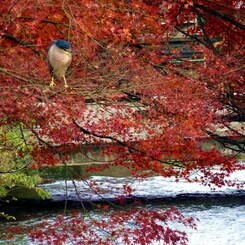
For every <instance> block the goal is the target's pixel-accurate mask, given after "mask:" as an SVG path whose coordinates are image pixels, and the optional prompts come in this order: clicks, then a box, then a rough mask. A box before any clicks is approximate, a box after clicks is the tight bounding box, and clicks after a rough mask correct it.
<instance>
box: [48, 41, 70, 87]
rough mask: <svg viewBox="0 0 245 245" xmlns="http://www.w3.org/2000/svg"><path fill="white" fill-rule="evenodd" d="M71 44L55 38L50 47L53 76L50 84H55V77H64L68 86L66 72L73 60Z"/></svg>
mask: <svg viewBox="0 0 245 245" xmlns="http://www.w3.org/2000/svg"><path fill="white" fill-rule="evenodd" d="M72 53H73V52H72V50H71V45H70V44H69V43H68V42H67V41H65V40H55V41H53V42H52V44H51V45H50V46H49V49H48V55H47V60H48V66H49V71H50V75H51V77H52V80H51V83H50V86H55V82H54V79H55V78H60V77H63V79H64V83H65V87H68V85H67V82H66V78H65V75H66V72H67V69H68V67H69V66H70V64H71V60H72Z"/></svg>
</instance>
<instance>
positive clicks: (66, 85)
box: [63, 76, 69, 88]
mask: <svg viewBox="0 0 245 245" xmlns="http://www.w3.org/2000/svg"><path fill="white" fill-rule="evenodd" d="M63 79H64V83H65V88H68V87H69V86H68V84H67V82H66V78H65V76H63Z"/></svg>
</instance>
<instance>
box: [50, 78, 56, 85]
mask: <svg viewBox="0 0 245 245" xmlns="http://www.w3.org/2000/svg"><path fill="white" fill-rule="evenodd" d="M49 86H50V87H54V86H55V82H54V77H52V79H51V82H50V84H49Z"/></svg>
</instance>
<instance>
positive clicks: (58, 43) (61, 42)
mask: <svg viewBox="0 0 245 245" xmlns="http://www.w3.org/2000/svg"><path fill="white" fill-rule="evenodd" d="M53 44H55V45H56V46H57V47H59V48H61V49H71V45H70V44H69V43H68V42H67V41H65V40H55V41H54V42H53Z"/></svg>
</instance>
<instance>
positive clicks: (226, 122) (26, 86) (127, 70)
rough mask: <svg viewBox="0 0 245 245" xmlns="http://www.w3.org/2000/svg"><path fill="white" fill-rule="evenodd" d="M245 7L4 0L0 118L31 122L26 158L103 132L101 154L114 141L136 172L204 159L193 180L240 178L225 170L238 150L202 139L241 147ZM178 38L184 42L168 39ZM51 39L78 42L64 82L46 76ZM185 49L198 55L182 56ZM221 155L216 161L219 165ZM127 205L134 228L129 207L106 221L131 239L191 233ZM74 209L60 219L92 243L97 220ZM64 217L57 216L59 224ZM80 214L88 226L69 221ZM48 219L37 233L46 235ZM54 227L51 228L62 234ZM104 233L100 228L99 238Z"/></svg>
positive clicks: (51, 159)
mask: <svg viewBox="0 0 245 245" xmlns="http://www.w3.org/2000/svg"><path fill="white" fill-rule="evenodd" d="M244 7H245V6H244V2H243V1H240V0H237V1H230V0H218V1H208V0H196V1H191V0H190V1H189V0H183V1H182V0H170V1H160V0H153V1H150V0H130V1H126V0H125V1H109V0H105V1H97V0H85V1H76V0H65V1H64V0H63V1H61V0H50V1H47V0H34V1H29V0H19V1H15V0H13V1H9V0H8V1H7V0H2V1H1V2H0V13H1V15H0V16H1V17H0V57H1V60H0V118H1V119H0V125H1V126H5V125H13V126H15V125H18V124H20V123H21V124H22V125H24V128H25V130H27V131H28V132H30V135H29V137H28V138H25V139H23V141H25V143H26V144H30V145H32V147H31V150H30V152H29V154H30V155H31V156H32V158H33V162H32V163H31V164H35V165H36V166H39V167H42V166H44V165H55V164H58V163H61V164H65V163H66V162H67V161H68V160H69V156H70V154H71V153H74V152H83V146H84V145H100V144H102V143H103V145H104V148H103V151H102V154H105V155H110V154H112V153H113V156H114V157H113V159H112V161H111V162H110V164H114V165H118V166H120V165H121V166H126V167H129V168H130V169H132V174H133V175H135V176H140V175H142V176H146V175H147V176H148V175H151V174H160V175H162V176H165V177H168V176H175V177H176V178H177V179H178V178H185V179H187V180H189V181H191V180H190V179H189V174H190V173H191V172H192V171H193V170H196V169H199V171H200V178H199V179H195V180H194V181H202V182H203V183H205V184H209V185H217V186H221V185H225V184H234V183H230V182H227V183H226V182H225V177H226V176H228V175H229V174H230V173H231V172H233V171H235V170H236V169H239V168H241V166H240V165H239V164H238V163H237V162H236V159H235V158H234V157H232V156H231V155H229V156H225V155H224V154H223V153H222V152H220V151H219V150H218V149H217V148H214V147H210V148H209V149H206V148H204V147H203V143H204V142H206V141H207V140H217V141H219V142H221V143H222V144H223V145H224V146H225V147H229V148H231V149H232V150H234V151H235V153H244V143H243V141H242V140H241V139H242V138H244V128H243V127H242V126H241V127H240V124H242V123H243V121H244V117H245V116H244V115H245V111H244V108H245V101H244V97H245V96H244V93H245V86H244V30H245V26H244ZM178 35H180V36H178ZM174 38H175V40H179V42H180V41H181V42H182V46H181V47H179V46H178V47H177V48H176V46H174V45H171V42H172V40H174ZM54 39H66V40H69V42H70V43H71V46H72V48H73V50H74V52H75V55H74V56H73V61H72V65H71V69H70V71H69V74H68V75H67V81H68V84H69V88H65V87H64V86H63V83H62V81H60V82H58V86H56V87H52V88H51V87H49V83H50V75H49V73H48V68H47V63H46V52H47V47H48V46H49V44H50V43H51V42H52V40H54ZM175 44H176V43H175ZM183 50H189V51H190V50H191V51H192V53H193V55H192V56H191V57H188V58H185V57H184V56H183V52H184V51H183ZM195 60H196V61H195ZM232 121H236V122H239V126H235V127H233V124H232V123H231V122H232ZM219 129H222V132H223V133H222V134H219ZM115 153H116V154H115ZM217 165H218V166H219V168H220V172H219V173H216V175H215V176H214V175H213V174H212V169H213V167H214V166H217ZM31 166H34V165H30V167H31ZM192 181H193V179H192ZM128 215H129V214H128ZM130 215H135V217H137V218H136V222H138V223H139V224H138V225H139V227H143V228H142V229H145V230H140V228H139V229H138V230H137V229H135V230H134V231H128V230H127V229H129V228H127V227H126V226H124V224H123V221H125V222H126V221H127V219H133V218H132V217H131V216H130V217H129V216H128V217H126V216H125V215H124V214H123V213H121V214H120V216H116V217H115V216H112V217H111V219H113V223H110V224H111V225H112V226H113V224H115V226H114V227H101V228H102V229H105V230H106V231H107V233H110V234H111V236H110V238H111V239H112V240H113V238H114V237H116V239H117V238H118V239H119V237H118V230H116V227H117V226H116V224H118V223H120V222H121V220H123V221H122V223H121V224H120V227H124V228H122V229H123V230H122V231H121V236H123V238H121V239H125V240H124V243H125V244H130V243H131V242H132V241H135V242H136V243H141V244H149V243H150V242H151V241H153V240H161V239H163V240H164V241H165V242H166V243H168V244H178V242H179V241H181V244H186V239H185V236H184V235H183V234H181V233H178V231H173V230H168V227H167V222H165V220H163V222H162V223H164V225H165V226H164V225H163V226H162V225H159V224H158V223H154V222H155V218H156V219H159V218H160V219H163V218H162V216H159V217H156V215H157V214H156V213H154V214H152V213H150V212H149V214H148V215H146V214H145V213H144V212H138V211H136V212H133V211H132V214H130ZM159 215H160V214H159ZM164 215H167V216H168V217H166V219H167V218H170V217H172V216H171V212H170V213H167V214H164ZM174 217H175V218H176V219H177V220H178V219H179V221H180V222H183V221H184V218H183V217H182V218H178V217H179V216H178V215H176V216H174ZM77 218H78V217H74V219H72V220H71V223H69V224H66V225H64V226H63V225H62V226H61V229H63V231H64V233H63V234H64V236H65V232H68V231H69V232H71V231H74V239H80V238H81V237H80V236H83V235H84V236H87V238H88V237H89V236H90V238H91V240H90V241H89V242H88V243H87V244H90V243H91V244H93V242H94V240H93V239H98V238H97V236H98V234H96V233H94V231H93V230H89V229H88V227H93V226H97V227H100V226H102V223H100V222H99V221H97V222H95V221H93V222H88V223H86V222H85V221H84V220H79V219H77ZM60 219H61V218H58V219H57V223H56V226H60V225H61V224H63V221H62V220H60ZM74 222H80V223H79V225H77V224H76V227H84V229H81V230H79V231H78V230H77V231H76V229H75V228H74V229H73V228H72V226H73V225H75V223H74ZM84 222H85V223H84ZM149 222H150V223H151V222H153V223H154V231H155V232H156V233H155V234H154V235H153V233H151V230H150V229H151V225H150V223H149ZM187 223H188V222H187V221H184V224H186V225H188V224H192V221H191V222H189V223H188V224H187ZM151 224H152V223H151ZM49 228H50V227H49ZM47 231H49V232H50V230H45V229H44V230H43V233H42V234H39V235H33V234H32V236H33V238H37V239H39V238H40V240H41V241H43V240H45V239H48V240H49V239H51V238H50V234H51V233H47ZM57 232H58V231H57ZM57 232H56V231H54V232H53V233H52V236H54V237H56V239H61V238H60V235H59V234H58V233H57ZM75 232H78V233H75ZM82 232H84V234H83V235H82V234H81V233H82ZM131 232H132V233H131ZM85 233H86V234H85ZM142 233H144V234H145V235H144V236H145V237H144V239H145V240H144V239H143V238H142V237H143V236H142ZM150 233H151V235H149V236H147V235H146V234H150ZM57 234H58V235H57ZM129 234H130V235H131V238H128V237H127V236H128V235H129ZM140 237H141V239H140ZM87 238H86V239H87ZM52 239H53V238H52ZM52 239H51V240H52ZM64 239H66V238H64ZM100 239H102V238H100ZM105 239H107V238H105ZM108 239H109V238H108ZM127 239H128V240H127ZM130 239H131V240H130ZM132 239H133V240H132ZM142 239H143V240H142ZM62 240H63V238H62ZM52 241H53V244H61V240H60V241H58V242H56V240H52ZM109 243H110V241H109V240H103V239H102V240H101V243H100V244H109ZM77 244H79V243H77ZM132 244H135V243H132Z"/></svg>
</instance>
